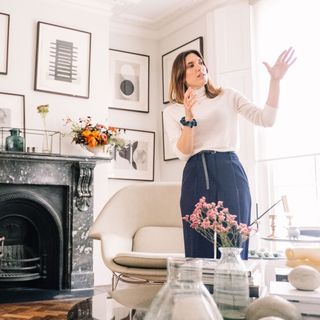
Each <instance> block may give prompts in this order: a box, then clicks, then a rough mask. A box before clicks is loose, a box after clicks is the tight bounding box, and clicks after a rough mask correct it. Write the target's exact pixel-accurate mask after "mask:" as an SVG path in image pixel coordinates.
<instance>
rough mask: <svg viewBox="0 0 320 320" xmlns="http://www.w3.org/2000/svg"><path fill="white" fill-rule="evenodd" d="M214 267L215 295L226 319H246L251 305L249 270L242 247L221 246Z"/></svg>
mask: <svg viewBox="0 0 320 320" xmlns="http://www.w3.org/2000/svg"><path fill="white" fill-rule="evenodd" d="M219 251H220V252H221V258H220V260H219V261H218V263H217V265H216V267H215V269H214V279H213V284H214V285H213V297H214V300H215V302H216V304H217V306H218V308H219V310H220V312H221V314H222V316H223V319H225V320H231V319H232V320H240V319H245V314H246V308H247V306H248V305H249V302H250V301H249V279H248V272H247V270H246V267H245V265H244V262H243V261H242V260H241V257H240V253H241V251H242V248H237V247H220V248H219Z"/></svg>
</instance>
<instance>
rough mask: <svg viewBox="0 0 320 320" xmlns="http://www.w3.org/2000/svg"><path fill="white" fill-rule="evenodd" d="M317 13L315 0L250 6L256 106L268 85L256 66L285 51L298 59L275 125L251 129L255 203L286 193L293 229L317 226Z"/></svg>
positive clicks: (319, 208)
mask: <svg viewBox="0 0 320 320" xmlns="http://www.w3.org/2000/svg"><path fill="white" fill-rule="evenodd" d="M319 9H320V2H319V1H318V0H260V1H255V2H254V4H253V6H252V26H253V28H252V29H253V43H254V54H253V56H254V57H255V61H256V62H255V70H254V71H255V72H254V74H255V76H256V81H255V85H256V88H255V90H254V92H256V94H257V96H256V97H255V99H256V101H257V102H258V103H260V104H261V103H263V102H264V101H265V99H266V96H267V89H268V82H269V77H268V73H267V72H266V70H265V67H264V66H263V65H262V63H261V62H262V61H267V62H269V64H272V63H274V62H275V59H276V58H277V56H278V55H279V53H280V52H281V51H282V50H283V49H286V48H288V47H291V46H292V47H294V49H295V51H296V56H297V57H298V59H297V61H296V62H295V64H294V65H293V66H292V67H291V69H290V70H289V71H288V73H287V75H286V76H285V78H284V79H283V81H282V82H281V97H280V108H279V112H278V118H277V122H276V125H275V126H274V127H273V128H270V129H259V130H257V139H256V142H257V143H256V150H257V152H256V159H257V161H256V173H257V177H258V183H257V185H258V186H260V187H259V190H258V191H257V193H258V195H259V196H258V198H260V199H261V198H263V197H265V198H267V201H266V203H268V204H269V205H271V204H272V203H274V202H276V201H277V200H278V199H280V198H281V195H283V194H286V195H287V197H288V201H289V207H290V211H291V212H292V214H293V220H292V223H293V224H295V225H299V226H315V225H318V226H319V225H320V219H319V217H320V205H319V187H320V183H319V182H320V181H319V176H320V170H319V164H320V157H319V154H320V141H319V140H320V122H319V118H320V117H319V116H320V100H319V92H320V87H319V86H320V81H319V79H318V78H319V74H320V44H319V40H318V36H317V34H318V30H320V19H319ZM265 186H268V188H267V190H266V187H265ZM262 202H263V201H262ZM278 210H279V209H278ZM285 221H286V219H284V222H283V226H284V225H285V224H286V223H287V222H285Z"/></svg>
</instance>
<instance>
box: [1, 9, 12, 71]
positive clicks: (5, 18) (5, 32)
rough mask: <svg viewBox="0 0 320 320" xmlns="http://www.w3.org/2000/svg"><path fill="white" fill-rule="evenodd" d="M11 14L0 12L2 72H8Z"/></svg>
mask: <svg viewBox="0 0 320 320" xmlns="http://www.w3.org/2000/svg"><path fill="white" fill-rule="evenodd" d="M9 27H10V15H9V14H7V13H2V12H0V74H8V60H9V59H8V56H9Z"/></svg>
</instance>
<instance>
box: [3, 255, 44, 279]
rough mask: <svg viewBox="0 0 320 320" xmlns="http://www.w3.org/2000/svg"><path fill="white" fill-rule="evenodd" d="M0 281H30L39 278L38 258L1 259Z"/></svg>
mask: <svg viewBox="0 0 320 320" xmlns="http://www.w3.org/2000/svg"><path fill="white" fill-rule="evenodd" d="M0 261H1V264H0V282H1V281H30V280H35V279H39V278H41V274H40V270H41V268H40V257H36V258H30V259H17V260H5V259H1V260H0Z"/></svg>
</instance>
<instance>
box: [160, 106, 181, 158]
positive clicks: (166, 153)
mask: <svg viewBox="0 0 320 320" xmlns="http://www.w3.org/2000/svg"><path fill="white" fill-rule="evenodd" d="M161 123H162V154H163V160H164V161H169V160H176V159H178V157H177V155H176V154H175V153H174V152H173V150H172V147H171V145H170V142H169V138H168V136H167V134H166V132H165V129H164V121H163V111H161Z"/></svg>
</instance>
